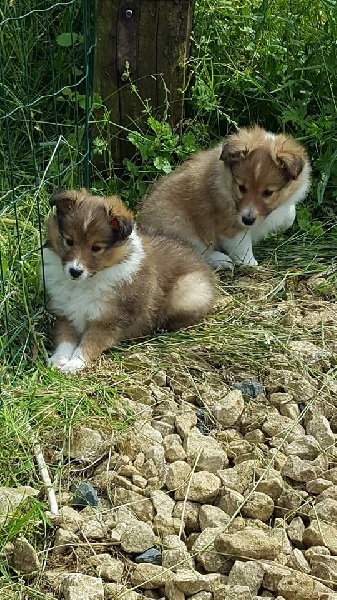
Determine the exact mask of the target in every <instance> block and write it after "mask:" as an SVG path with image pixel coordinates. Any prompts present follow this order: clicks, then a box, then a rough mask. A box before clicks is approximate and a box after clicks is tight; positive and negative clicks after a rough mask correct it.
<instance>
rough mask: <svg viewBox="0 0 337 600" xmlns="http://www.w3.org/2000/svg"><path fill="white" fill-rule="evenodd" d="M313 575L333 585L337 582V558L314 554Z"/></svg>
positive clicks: (312, 561) (311, 562)
mask: <svg viewBox="0 0 337 600" xmlns="http://www.w3.org/2000/svg"><path fill="white" fill-rule="evenodd" d="M310 564H311V569H312V573H311V574H312V575H313V576H314V577H318V578H319V579H324V581H330V582H331V583H336V582H337V556H324V555H322V554H314V555H313V557H312V559H311V561H310Z"/></svg>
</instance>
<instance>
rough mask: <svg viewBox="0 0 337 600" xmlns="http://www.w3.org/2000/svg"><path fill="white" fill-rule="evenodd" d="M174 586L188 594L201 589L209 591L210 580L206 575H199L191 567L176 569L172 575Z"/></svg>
mask: <svg viewBox="0 0 337 600" xmlns="http://www.w3.org/2000/svg"><path fill="white" fill-rule="evenodd" d="M173 581H174V583H175V584H176V586H177V587H178V588H179V589H180V590H181V591H182V592H184V594H187V595H189V596H192V595H193V594H197V593H198V592H201V591H206V592H209V591H211V590H210V588H211V581H210V579H209V578H208V576H207V575H201V573H198V572H197V571H193V570H192V569H178V570H177V572H176V573H174V575H173Z"/></svg>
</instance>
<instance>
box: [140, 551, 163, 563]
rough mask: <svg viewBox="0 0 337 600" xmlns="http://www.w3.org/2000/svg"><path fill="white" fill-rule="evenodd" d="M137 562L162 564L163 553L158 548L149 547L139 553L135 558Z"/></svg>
mask: <svg viewBox="0 0 337 600" xmlns="http://www.w3.org/2000/svg"><path fill="white" fill-rule="evenodd" d="M134 561H135V563H136V564H139V563H150V564H151V565H161V564H162V554H161V551H160V550H158V548H149V549H148V550H145V552H142V554H139V555H138V556H136V557H135V559H134Z"/></svg>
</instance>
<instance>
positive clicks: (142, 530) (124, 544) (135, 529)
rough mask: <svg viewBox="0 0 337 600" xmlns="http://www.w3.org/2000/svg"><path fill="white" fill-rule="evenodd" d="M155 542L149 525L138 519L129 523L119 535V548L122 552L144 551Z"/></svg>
mask: <svg viewBox="0 0 337 600" xmlns="http://www.w3.org/2000/svg"><path fill="white" fill-rule="evenodd" d="M155 543H156V535H155V533H154V532H153V530H152V528H151V527H150V525H148V524H147V523H143V522H142V521H139V522H138V523H137V524H135V525H133V524H132V525H129V526H128V527H127V529H126V530H125V531H124V533H122V536H121V548H122V550H124V552H132V553H138V552H144V551H145V550H148V549H149V548H151V547H152V546H154V544H155Z"/></svg>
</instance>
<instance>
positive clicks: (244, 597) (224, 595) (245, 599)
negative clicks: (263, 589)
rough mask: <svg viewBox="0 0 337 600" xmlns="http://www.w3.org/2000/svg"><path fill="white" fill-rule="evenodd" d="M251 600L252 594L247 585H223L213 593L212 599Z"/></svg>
mask: <svg viewBox="0 0 337 600" xmlns="http://www.w3.org/2000/svg"><path fill="white" fill-rule="evenodd" d="M239 599H240V600H252V594H251V591H250V589H249V587H248V586H247V585H224V586H223V587H222V588H221V589H219V590H217V591H216V592H215V594H214V600H239Z"/></svg>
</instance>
